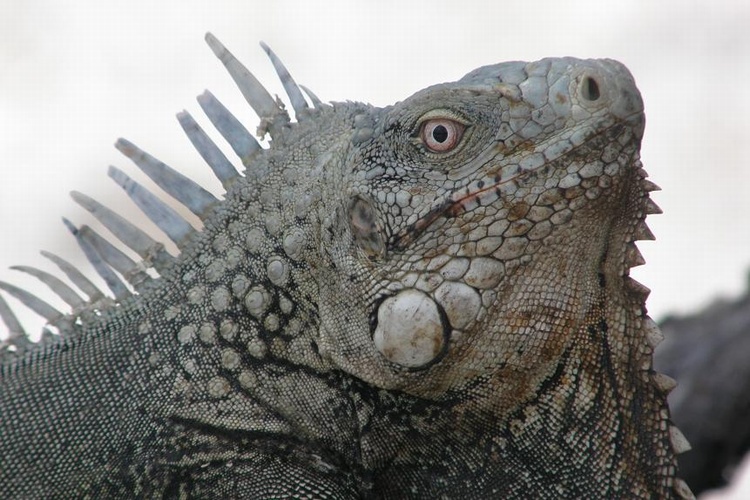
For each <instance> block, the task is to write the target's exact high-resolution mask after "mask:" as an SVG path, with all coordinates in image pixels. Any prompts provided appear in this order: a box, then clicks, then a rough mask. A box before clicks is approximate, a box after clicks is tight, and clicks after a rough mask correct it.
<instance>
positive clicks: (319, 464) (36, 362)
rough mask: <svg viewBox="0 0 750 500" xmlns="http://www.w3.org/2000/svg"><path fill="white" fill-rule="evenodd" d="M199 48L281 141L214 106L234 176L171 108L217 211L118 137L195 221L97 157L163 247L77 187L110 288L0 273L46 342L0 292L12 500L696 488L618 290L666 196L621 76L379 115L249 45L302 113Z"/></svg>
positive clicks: (68, 271)
mask: <svg viewBox="0 0 750 500" xmlns="http://www.w3.org/2000/svg"><path fill="white" fill-rule="evenodd" d="M206 39H207V41H208V44H209V46H210V47H211V48H212V49H213V51H214V52H215V54H216V55H217V56H218V58H219V59H220V60H221V62H222V63H223V64H224V66H226V68H227V69H228V71H229V73H230V75H231V76H232V77H233V79H234V80H235V82H236V83H237V85H238V86H239V88H240V90H241V91H242V93H243V95H244V96H245V98H246V99H247V101H248V102H249V104H250V105H251V106H252V108H253V109H254V110H255V111H256V113H257V114H258V115H259V117H260V126H259V128H258V134H260V135H261V136H263V135H265V134H269V135H270V137H271V144H270V147H268V148H262V147H261V146H260V145H259V143H258V142H257V141H256V140H255V139H254V138H253V137H252V135H251V134H250V133H249V132H248V131H247V129H246V128H245V127H244V126H243V125H242V124H240V123H239V121H238V120H237V119H236V118H235V117H234V116H233V115H232V114H230V112H229V111H228V110H227V109H226V108H225V107H224V106H223V105H222V104H221V103H220V102H219V101H218V100H217V99H216V98H215V97H214V96H213V95H212V94H210V93H208V92H206V93H204V94H203V95H201V96H200V97H199V98H198V100H199V102H200V105H201V106H202V108H203V109H204V110H205V112H206V114H207V115H208V117H209V119H210V121H211V122H212V123H213V124H214V126H215V127H216V128H217V129H218V131H219V132H220V133H221V135H222V136H223V137H224V139H226V141H227V142H228V143H229V145H230V146H231V148H232V149H233V150H234V152H235V153H236V154H237V156H238V157H239V158H240V160H241V162H242V164H243V165H244V166H245V167H246V170H245V172H244V175H240V174H239V173H238V171H237V170H236V169H235V168H234V166H233V164H232V162H230V160H228V159H227V157H226V156H225V155H224V154H223V153H222V151H221V149H219V148H218V147H217V146H216V144H215V143H214V142H213V141H212V139H210V138H209V136H208V135H207V134H206V133H205V132H204V131H203V130H202V129H201V128H200V127H199V125H198V124H197V123H196V121H195V120H194V119H193V118H192V117H191V116H190V115H189V114H187V113H185V112H183V113H180V114H179V115H178V118H179V122H180V124H181V125H182V127H183V128H184V129H185V131H186V133H187V135H188V137H189V138H190V140H191V141H192V142H193V144H194V145H195V146H196V148H197V150H198V152H199V153H200V155H201V156H202V157H203V158H204V159H205V160H206V162H207V163H208V164H209V165H210V167H211V168H212V169H213V171H214V172H215V173H216V175H217V177H218V178H219V179H220V180H221V182H222V183H223V185H224V186H225V188H226V195H225V198H224V199H223V200H219V199H217V198H216V197H214V196H213V195H212V194H210V193H209V192H208V191H206V190H205V189H203V188H202V187H200V186H199V185H197V184H196V183H194V182H193V181H191V180H190V179H189V178H187V177H185V176H184V175H182V174H180V173H178V172H177V171H175V170H173V169H172V168H170V167H168V166H167V165H165V164H164V163H162V162H160V161H159V160H157V159H155V158H154V157H152V156H150V155H149V154H147V153H145V152H144V151H142V150H140V149H139V148H138V147H136V146H135V145H133V144H132V143H130V142H128V141H125V140H122V139H121V140H119V141H118V142H117V144H116V147H117V148H118V149H119V150H120V151H122V152H123V153H124V154H125V155H126V156H127V157H129V158H130V159H131V160H133V161H134V162H135V164H136V165H137V166H138V167H139V168H141V169H142V170H143V171H144V172H145V173H146V174H147V175H148V176H150V177H151V178H152V179H154V181H155V182H156V183H157V184H158V185H159V186H160V187H161V188H162V189H163V190H164V191H165V192H166V193H167V194H168V195H170V196H171V197H173V198H174V199H176V200H177V201H179V202H180V203H182V204H183V205H185V207H187V208H188V209H189V210H190V211H192V212H193V213H195V214H197V215H198V216H200V217H201V219H202V221H203V225H204V226H203V228H202V229H201V230H197V229H195V228H194V227H193V226H192V225H191V224H189V223H187V222H186V221H185V219H184V218H182V217H181V216H180V215H178V213H177V212H175V210H174V209H172V208H170V207H169V206H168V205H167V204H165V203H164V202H162V201H161V200H160V199H159V198H158V197H157V196H156V195H154V194H152V193H150V192H149V191H147V190H146V189H145V188H144V187H143V186H141V185H140V184H138V183H137V182H135V181H134V180H132V179H131V178H129V177H128V176H127V175H126V174H125V173H123V172H122V171H121V170H119V169H117V168H114V167H111V168H110V170H109V175H110V177H112V178H113V179H114V180H115V182H117V183H118V184H120V185H121V186H122V187H123V188H124V189H125V190H126V191H127V193H128V195H129V196H130V197H131V198H132V199H133V200H134V201H135V203H136V204H137V205H139V206H140V207H141V209H142V210H143V211H144V213H145V214H146V215H147V216H148V217H149V218H151V219H152V220H153V221H154V222H156V223H157V225H159V227H160V228H161V229H162V230H163V232H164V233H165V234H166V235H167V236H168V237H169V239H170V240H172V241H173V242H174V243H175V244H176V245H177V246H178V247H179V249H180V254H179V255H178V256H172V255H171V254H169V253H168V252H167V251H166V250H165V249H164V246H163V245H162V244H161V243H159V242H157V241H155V240H153V239H151V238H150V237H148V236H147V235H146V234H145V233H144V232H142V231H141V230H139V229H138V228H137V227H136V226H135V225H134V224H132V223H130V222H128V221H127V220H126V219H125V218H123V217H121V216H119V215H117V214H115V213H114V212H112V211H111V210H110V209H108V208H106V207H105V206H103V205H102V204H100V203H98V202H97V201H95V200H93V199H91V198H89V197H88V196H85V195H83V194H80V193H73V198H74V199H75V201H76V202H78V203H79V204H80V205H81V206H83V207H84V208H85V209H86V210H88V211H89V212H91V213H92V214H93V215H94V216H96V217H97V218H98V219H99V220H100V221H101V222H102V223H103V224H104V226H106V227H107V228H108V229H109V230H110V231H111V232H112V233H113V234H114V235H115V236H116V237H117V238H119V239H120V240H121V241H122V242H123V243H124V244H125V245H127V246H128V247H129V248H130V249H132V250H133V252H134V254H130V255H129V254H126V253H125V252H123V251H122V250H121V249H118V248H117V247H115V246H114V245H113V244H112V243H110V242H109V241H108V240H107V239H105V238H104V237H102V236H100V235H99V234H98V233H97V232H95V231H94V230H93V229H91V228H90V227H87V226H81V227H76V226H74V225H73V224H72V223H70V222H66V223H67V224H68V226H69V228H70V229H71V231H72V233H73V234H74V235H75V237H76V239H77V240H78V243H79V244H80V246H81V247H82V249H83V250H84V252H85V253H86V255H87V256H88V258H89V260H90V261H91V262H92V263H93V265H94V267H95V268H96V270H97V272H98V273H99V274H100V275H101V276H102V277H103V278H104V280H105V281H106V283H107V284H108V285H109V287H110V288H111V291H112V295H113V297H107V296H105V295H104V293H103V292H101V291H100V290H99V289H97V288H96V287H95V286H94V285H93V284H92V283H91V282H90V281H88V279H87V278H85V277H84V275H83V274H82V273H81V272H80V271H78V270H77V269H76V268H74V267H73V266H71V265H70V264H69V263H68V262H66V261H64V260H62V259H61V258H60V257H58V256H56V255H54V254H49V253H45V255H46V256H47V257H49V258H50V259H51V260H52V261H53V262H54V263H55V264H57V265H58V266H59V267H60V269H61V270H62V272H63V273H64V274H65V275H67V276H68V278H69V279H70V281H71V282H72V283H73V284H75V285H76V286H77V287H78V288H79V289H80V290H81V292H83V294H84V295H85V296H86V297H85V298H84V297H82V296H81V294H80V293H79V292H76V291H74V290H73V289H72V288H71V287H70V286H69V285H68V284H66V283H64V282H63V281H61V280H59V279H58V278H56V277H54V276H52V275H51V274H48V273H46V272H44V271H41V270H38V269H34V268H29V267H20V269H21V270H23V271H26V272H29V273H31V274H33V275H34V276H36V277H38V278H40V279H41V280H42V281H43V282H45V283H46V284H48V285H49V286H50V287H51V288H52V289H53V290H54V291H55V292H56V293H57V294H59V295H60V296H61V297H62V298H63V299H64V300H65V301H66V302H68V303H69V304H70V305H71V307H72V311H71V312H70V313H66V314H62V313H60V312H58V311H56V310H55V309H53V308H52V307H51V306H49V305H48V304H46V303H45V302H43V301H41V300H40V299H38V298H36V297H34V296H32V295H30V294H29V293H27V292H25V291H23V290H21V289H18V288H16V287H14V286H12V285H10V284H7V283H2V284H1V285H0V287H1V288H2V289H3V290H4V291H5V292H6V293H9V294H10V295H13V296H15V297H17V298H18V299H20V300H21V301H23V302H25V303H26V304H27V305H28V306H30V307H31V308H32V309H34V310H35V311H37V312H39V313H40V314H41V315H43V316H44V317H45V318H46V319H47V320H48V321H49V324H50V325H51V327H54V328H56V329H57V330H58V332H59V335H56V334H55V335H53V334H50V333H48V334H46V335H45V336H44V338H43V339H42V341H41V342H40V343H32V342H30V341H29V340H28V339H27V337H26V336H25V334H24V333H23V329H22V327H21V325H20V324H19V322H18V321H17V320H16V319H15V317H14V315H13V314H12V313H11V311H10V309H9V307H8V306H7V304H6V303H5V302H0V313H1V314H2V317H3V318H4V322H5V323H6V324H7V326H8V329H9V331H10V335H9V337H8V339H7V340H6V342H5V345H4V346H3V354H2V357H3V361H2V366H1V367H0V376H1V377H2V379H1V380H0V411H2V422H1V423H0V429H1V432H2V435H1V437H0V451H1V452H2V466H1V467H0V485H1V486H0V487H1V488H2V496H3V497H5V498H42V497H44V498H55V497H58V498H59V497H81V498H103V497H128V498H132V497H134V496H137V497H147V498H153V497H163V498H212V497H216V498H236V497H244V498H404V497H409V498H456V497H460V498H506V499H510V498H657V497H658V498H672V497H682V498H689V497H691V496H692V494H691V493H690V490H689V489H688V487H687V485H686V484H685V482H684V481H682V480H680V479H678V477H677V470H676V462H675V453H676V452H680V451H682V450H684V449H686V448H687V443H686V441H685V439H684V437H683V436H682V434H681V433H680V432H679V431H678V430H677V429H676V427H674V426H672V424H671V422H670V415H669V409H668V407H667V404H666V399H665V398H666V393H667V392H668V391H669V390H670V389H671V388H672V387H673V385H674V381H673V380H671V379H669V378H668V377H666V376H663V375H660V374H658V373H656V372H654V371H653V370H652V368H651V358H652V352H653V349H654V346H655V345H656V344H657V343H658V342H659V339H660V337H661V335H660V333H659V330H658V328H657V326H656V325H655V323H654V322H653V321H652V320H651V319H650V318H649V317H648V316H647V314H646V309H645V306H644V301H645V298H646V295H647V294H648V290H647V289H646V288H645V287H644V286H642V285H640V284H639V283H637V282H636V281H634V280H633V279H631V278H630V277H629V269H630V268H631V267H632V266H636V265H639V264H642V263H643V259H642V257H641V256H640V254H639V253H638V250H637V249H636V247H635V244H634V242H635V241H636V240H640V239H649V238H651V237H652V235H651V233H650V231H649V230H648V228H647V226H646V225H645V222H644V219H645V216H646V215H647V214H649V213H654V212H658V208H657V207H656V205H654V203H653V202H652V201H651V200H650V198H649V195H648V193H649V192H650V191H652V190H654V189H656V186H655V185H654V184H652V183H651V182H650V181H648V180H647V179H646V173H645V171H644V170H643V168H642V166H641V163H640V160H639V147H640V142H641V138H642V135H643V128H644V114H643V105H642V101H641V97H640V95H639V92H638V90H637V88H636V86H635V84H634V82H633V79H632V77H631V75H630V73H629V72H628V71H627V69H626V68H625V67H624V66H623V65H621V64H619V63H617V62H615V61H611V60H578V59H573V58H559V59H543V60H541V61H537V62H533V63H526V62H509V63H503V64H496V65H491V66H485V67H482V68H479V69H476V70H474V71H472V72H470V73H468V74H467V75H466V76H464V77H463V78H461V79H460V80H458V81H457V82H454V83H445V84H440V85H435V86H432V87H429V88H427V89H424V90H422V91H419V92H417V93H416V94H414V95H413V96H411V97H409V98H407V99H405V100H404V101H402V102H399V103H396V104H394V105H392V106H387V107H385V108H377V107H373V106H370V105H367V104H362V103H356V102H345V103H331V104H325V103H323V102H322V101H321V100H320V99H319V98H317V97H316V96H315V95H314V94H313V93H312V92H310V91H308V90H307V89H305V88H304V87H300V86H298V85H297V84H296V83H295V82H294V80H293V79H292V78H291V76H290V75H289V73H288V71H287V70H286V69H285V67H284V66H283V65H282V63H281V62H280V61H279V59H278V58H277V57H276V56H275V55H274V54H273V52H271V51H270V50H269V49H268V48H267V47H265V46H264V48H265V50H266V52H267V53H268V55H269V57H270V58H271V61H272V63H273V64H274V66H275V67H276V70H277V72H278V74H279V76H280V78H281V81H282V83H283V85H284V88H285V90H286V92H287V93H288V96H289V100H290V102H291V105H292V108H293V110H294V116H295V119H296V121H292V120H291V119H290V116H289V114H288V113H287V111H286V110H285V109H284V105H283V104H282V103H281V101H280V100H279V99H278V98H274V97H272V96H271V95H270V94H269V93H268V92H267V91H266V90H265V89H264V88H263V87H262V86H261V84H260V83H259V82H258V81H257V80H256V79H255V78H254V77H253V76H252V74H251V73H250V72H249V71H248V70H247V69H246V68H245V67H244V66H243V65H242V64H241V63H240V62H239V61H238V60H237V59H236V58H235V57H234V56H233V55H232V54H231V53H230V52H228V51H227V49H226V48H225V47H224V46H223V45H221V44H220V43H219V41H218V40H217V39H216V38H214V37H213V36H212V35H210V34H209V35H207V37H206ZM133 255H138V258H137V259H136V260H133V258H132V256H133ZM123 280H124V281H123ZM125 281H127V283H128V284H125Z"/></svg>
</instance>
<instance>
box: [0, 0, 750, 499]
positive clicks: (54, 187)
mask: <svg viewBox="0 0 750 500" xmlns="http://www.w3.org/2000/svg"><path fill="white" fill-rule="evenodd" d="M206 31H211V32H213V33H214V34H215V35H216V36H217V37H218V38H219V39H220V40H222V42H223V43H224V44H225V45H227V47H228V48H229V49H230V50H232V51H233V52H234V53H235V55H236V56H237V57H238V58H239V59H241V60H242V61H243V62H244V63H245V64H246V65H247V66H248V67H249V68H250V69H251V70H252V71H253V72H254V73H255V75H256V76H257V77H258V78H259V79H260V80H261V81H262V82H264V83H266V84H267V85H268V87H269V90H271V92H272V93H278V94H280V95H281V94H283V92H282V89H281V86H280V84H278V83H277V78H276V77H275V76H274V74H273V70H272V68H271V65H270V64H269V63H268V61H267V59H266V57H265V54H264V53H263V51H262V50H261V49H260V48H259V47H258V41H260V40H263V41H265V42H266V43H268V44H269V45H270V46H271V47H272V48H273V49H274V51H275V52H276V53H277V54H278V55H279V56H280V57H281V59H282V60H283V61H284V63H285V64H286V65H287V67H288V68H289V69H290V71H291V73H292V75H293V76H294V77H295V79H296V80H297V82H299V83H302V84H303V85H306V86H307V87H309V88H311V89H312V90H313V91H314V92H315V93H316V94H317V95H318V96H319V97H320V98H321V99H323V100H324V101H328V100H334V101H335V100H359V101H366V102H370V103H372V104H375V105H387V104H390V103H393V102H395V101H397V100H401V99H403V98H405V97H407V96H409V95H410V94H412V93H413V92H415V91H417V90H419V89H421V88H423V87H425V86H427V85H430V84H434V83H439V82H443V81H451V80H455V79H458V78H460V77H461V76H462V75H463V74H465V73H467V72H468V71H470V70H472V69H474V68H476V67H478V66H482V65H486V64H492V63H496V62H501V61H507V60H514V59H515V60H519V59H520V60H535V59H539V58H542V57H546V56H563V55H572V56H577V57H583V58H587V57H608V58H614V59H618V60H620V61H622V62H624V63H625V64H626V65H627V66H628V67H629V68H630V70H631V71H632V73H633V74H634V76H635V78H636V81H637V82H638V85H639V87H640V89H641V92H642V94H643V98H644V101H645V105H646V114H647V126H646V137H645V139H644V142H643V149H642V157H643V162H644V164H645V166H646V169H647V170H648V171H649V173H650V174H651V179H652V180H653V181H654V182H656V183H657V184H659V185H660V186H661V187H662V188H663V191H661V192H658V193H654V194H653V197H654V199H655V200H656V201H657V203H658V204H659V205H660V206H661V207H662V208H663V210H664V214H663V215H659V216H652V217H650V218H649V225H650V227H651V229H652V230H653V232H654V233H655V234H656V235H657V241H656V242H642V243H641V244H640V245H639V247H640V249H641V251H642V252H643V254H644V255H645V257H646V260H647V265H646V266H643V267H641V268H637V269H636V270H634V273H633V274H634V276H635V277H636V278H637V279H638V280H639V281H641V282H643V283H644V284H646V285H647V286H648V287H649V288H651V289H652V294H651V296H650V298H649V311H650V313H651V315H652V316H653V317H654V318H655V319H657V320H660V319H663V318H664V317H666V316H667V315H670V314H684V313H689V312H696V311H698V310H699V309H701V308H703V307H705V306H707V305H709V304H710V303H711V302H713V301H716V300H720V299H722V298H723V299H726V298H732V297H736V296H738V295H740V294H741V293H744V291H745V290H746V287H747V282H748V269H750V232H748V229H747V225H748V224H747V221H746V220H745V219H746V218H747V215H748V214H750V196H748V191H749V190H750V168H748V161H749V160H748V159H747V156H748V153H747V151H745V150H744V149H743V148H744V146H745V145H747V143H748V142H749V141H750V139H748V137H749V136H750V122H749V119H748V117H750V91H747V90H746V88H745V86H746V85H747V84H748V82H750V3H749V2H747V1H745V0H715V1H713V2H711V3H710V4H709V3H708V2H704V1H698V0H662V1H660V2H653V1H648V0H636V1H633V0H627V1H625V0H615V1H610V2H601V1H589V0H569V1H567V2H558V1H553V0H526V1H525V2H492V1H471V0H464V1H461V2H452V1H447V0H431V1H412V2H399V1H396V0H385V1H383V0H381V1H377V2H375V1H326V2H323V1H304V2H292V1H285V0H282V1H279V0H277V1H274V2H258V1H244V2H239V1H231V0H212V1H205V0H204V1H198V0H180V1H177V0H169V1H161V2H151V1H147V0H130V1H129V2H113V1H102V0H98V1H94V0H79V1H76V2H60V1H54V0H4V1H3V2H2V3H0V229H1V231H2V232H1V233H0V280H3V281H10V282H13V283H15V284H18V285H21V286H23V287H25V288H27V289H31V290H34V291H39V294H40V296H42V297H43V298H44V299H45V300H49V301H50V302H51V303H53V304H55V305H57V306H59V307H61V308H62V305H61V304H60V302H59V301H55V300H54V298H53V296H52V294H51V293H49V292H48V291H46V290H44V289H43V287H41V286H40V285H39V284H38V282H35V281H34V280H33V279H30V278H27V277H26V276H24V275H23V274H21V273H18V272H15V271H11V270H8V269H7V266H9V265H13V264H26V265H33V266H37V267H40V268H42V269H46V270H53V266H52V265H51V264H50V263H49V262H47V261H46V260H45V259H43V258H42V257H41V256H39V254H38V250H40V249H46V250H51V251H53V252H55V253H57V254H59V255H61V256H63V257H64V258H66V259H68V260H71V261H74V262H80V261H81V258H80V256H81V253H80V251H79V250H78V248H77V247H76V244H75V242H74V240H73V238H72V237H71V236H70V235H69V234H68V233H67V231H66V229H65V228H64V227H63V225H62V224H61V223H60V217H62V216H65V217H67V218H69V219H71V220H72V221H73V222H74V223H76V224H80V223H90V222H91V218H90V217H88V216H87V214H86V213H85V211H84V210H83V209H81V208H79V207H77V205H75V203H73V202H72V200H70V198H69V197H68V195H67V193H68V192H69V191H71V190H74V189H75V190H80V191H83V192H85V193H87V194H89V195H92V196H93V197H95V198H97V199H98V200H100V201H103V202H105V203H106V204H108V205H109V206H111V207H113V208H116V209H118V210H119V211H120V213H123V214H124V215H127V216H129V217H138V216H139V214H138V213H137V211H136V210H135V209H134V208H133V205H131V204H130V203H129V202H128V201H127V199H126V197H125V195H124V194H123V193H122V192H121V190H120V188H119V187H117V186H116V185H115V184H114V182H112V181H111V180H109V179H108V178H107V176H106V167H107V165H109V164H112V165H116V166H119V167H124V168H125V170H126V171H127V172H128V174H129V175H132V176H133V177H134V178H136V179H138V180H143V178H142V177H141V176H139V175H138V172H137V169H135V168H132V167H131V166H130V165H128V160H127V159H126V158H124V157H122V156H120V155H119V153H118V152H117V151H116V150H115V149H114V148H113V147H112V144H113V142H114V141H115V139H116V138H117V137H120V136H122V137H126V138H128V139H129V140H131V141H133V142H134V143H136V144H137V145H139V146H140V147H142V148H143V149H145V150H147V151H149V152H150V153H152V154H154V155H155V156H157V157H158V158H159V159H161V160H163V161H165V162H166V163H168V164H170V165H172V166H173V167H175V168H178V169H179V170H181V171H182V172H185V173H187V174H188V175H190V176H191V177H193V178H194V179H196V180H198V181H199V182H201V183H203V184H205V185H207V187H209V188H210V189H211V190H213V191H214V192H215V193H217V194H220V193H221V188H220V185H219V183H218V181H215V180H214V179H212V175H211V174H210V171H209V169H208V168H207V167H205V166H204V165H203V163H202V161H201V160H200V158H199V157H198V155H197V153H195V152H194V151H193V149H192V147H191V146H190V144H189V142H188V140H187V139H186V138H185V137H184V136H183V134H182V131H181V129H180V127H179V125H178V124H177V123H176V120H175V119H174V114H175V113H176V112H178V111H180V110H182V109H187V110H189V111H191V113H192V114H193V115H194V116H195V117H196V118H197V119H198V120H199V122H201V123H202V124H203V125H204V126H206V128H208V127H207V123H208V122H207V120H204V119H203V118H202V114H201V113H200V112H199V107H198V105H197V103H196V102H195V99H194V97H195V96H196V95H198V94H199V93H200V92H202V90H203V89H204V88H209V89H210V90H211V91H212V92H213V93H214V94H215V95H216V96H217V97H219V99H221V100H222V101H223V102H224V103H225V104H226V105H227V106H228V107H229V109H230V110H232V111H233V112H234V113H235V114H236V115H238V116H239V117H240V118H242V119H243V121H245V123H246V124H248V128H249V129H251V130H253V128H254V126H255V124H256V123H257V118H256V117H255V116H254V115H253V113H252V111H251V110H250V109H249V107H248V106H247V104H246V103H245V102H244V101H243V99H242V97H241V96H240V94H239V92H238V91H237V90H236V89H235V88H234V86H233V84H232V82H231V80H230V78H229V77H228V76H227V75H226V73H225V71H224V69H223V68H222V67H221V66H220V64H219V62H218V61H217V60H216V59H215V58H214V56H213V55H212V54H211V52H210V50H209V49H208V48H207V47H206V45H205V43H204V41H203V35H204V33H205V32H206ZM230 157H232V156H231V155H230ZM144 183H145V184H147V185H150V184H149V183H148V182H147V181H144ZM144 226H147V224H145V223H144ZM147 227H150V228H151V229H150V230H151V231H153V234H154V235H157V236H158V235H159V233H158V231H156V230H154V229H153V228H152V227H151V226H147ZM159 238H160V239H162V238H161V236H159ZM83 267H85V266H83ZM88 274H91V273H88ZM13 305H15V304H13ZM17 311H18V313H19V316H20V317H21V318H22V319H23V320H24V322H25V323H26V324H27V325H31V326H30V327H29V329H30V330H32V331H36V330H38V329H39V328H40V327H41V325H42V322H41V321H39V320H38V319H37V318H35V317H34V316H33V314H29V313H27V312H26V311H24V310H23V308H22V307H20V306H19V307H18V308H17ZM3 330H4V327H0V336H2V335H4V332H3ZM746 468H747V467H746ZM746 476H747V475H746ZM744 483H745V485H744V489H743V486H742V485H737V486H736V487H735V489H734V490H731V491H725V492H723V493H722V495H721V496H718V495H717V496H710V495H704V497H703V498H750V484H748V483H750V479H745V480H744Z"/></svg>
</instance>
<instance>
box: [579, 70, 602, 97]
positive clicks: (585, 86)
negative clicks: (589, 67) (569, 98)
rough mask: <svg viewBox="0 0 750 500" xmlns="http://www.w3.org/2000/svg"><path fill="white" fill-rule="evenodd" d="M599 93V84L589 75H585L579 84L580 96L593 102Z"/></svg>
mask: <svg viewBox="0 0 750 500" xmlns="http://www.w3.org/2000/svg"><path fill="white" fill-rule="evenodd" d="M600 95H601V92H600V91H599V84H598V83H596V80H594V79H593V78H591V77H590V76H587V77H585V78H584V79H583V83H582V85H581V96H582V97H583V98H584V99H586V100H587V101H592V102H593V101H596V100H598V99H599V96H600Z"/></svg>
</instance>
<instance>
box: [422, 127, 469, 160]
mask: <svg viewBox="0 0 750 500" xmlns="http://www.w3.org/2000/svg"><path fill="white" fill-rule="evenodd" d="M465 128H466V126H465V125H464V124H463V123H460V122H457V121H455V120H450V119H448V118H433V119H431V120H427V121H425V122H424V123H423V124H422V130H421V132H420V137H421V139H422V143H423V144H424V145H425V146H426V147H427V149H429V150H430V151H432V152H433V153H446V152H448V151H450V150H452V149H453V148H455V147H456V146H457V145H458V143H459V142H460V141H461V136H463V133H464V129H465Z"/></svg>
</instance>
